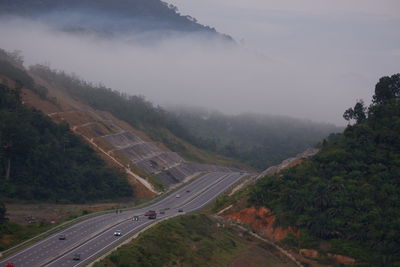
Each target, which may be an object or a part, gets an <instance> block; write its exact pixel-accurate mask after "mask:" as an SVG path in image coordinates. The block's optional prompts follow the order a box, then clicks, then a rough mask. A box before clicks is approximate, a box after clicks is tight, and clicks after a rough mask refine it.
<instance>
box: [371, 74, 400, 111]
mask: <svg viewBox="0 0 400 267" xmlns="http://www.w3.org/2000/svg"><path fill="white" fill-rule="evenodd" d="M399 96H400V73H398V74H395V75H392V76H391V77H389V76H385V77H382V78H380V79H379V82H378V83H377V84H376V86H375V95H374V96H373V97H372V101H373V103H375V104H386V103H389V102H390V101H392V100H396V99H398V98H399Z"/></svg>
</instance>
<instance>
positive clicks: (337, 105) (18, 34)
mask: <svg viewBox="0 0 400 267" xmlns="http://www.w3.org/2000/svg"><path fill="white" fill-rule="evenodd" d="M0 36H2V38H1V40H0V47H1V48H3V49H6V50H9V51H12V50H16V49H17V50H21V51H22V53H23V55H24V56H25V61H26V64H27V65H30V64H36V63H46V64H49V65H50V66H51V67H52V68H55V69H60V70H65V71H67V72H73V73H76V74H77V75H78V76H80V77H82V78H83V79H85V80H88V81H92V82H100V83H102V84H104V85H106V86H108V87H111V88H113V89H117V90H119V91H124V92H128V93H130V94H139V95H143V96H145V97H146V98H147V99H149V100H151V101H152V102H154V103H155V104H160V105H175V104H178V105H179V104H183V105H186V106H188V105H195V106H203V107H206V108H210V109H217V110H221V111H223V112H226V113H233V114H235V113H241V112H257V113H266V114H279V115H286V116H294V117H299V118H308V119H312V120H315V121H325V122H333V123H336V124H344V121H343V120H342V118H341V115H342V113H343V111H344V110H345V109H346V108H347V107H349V106H351V105H353V103H354V101H355V99H358V98H362V97H364V96H366V97H367V98H366V100H369V98H370V97H371V95H372V87H371V86H370V85H371V79H370V78H366V77H364V76H363V75H360V74H357V73H354V74H352V73H341V72H340V71H337V70H334V71H332V70H330V69H329V66H327V67H326V68H325V69H320V70H318V69H316V68H315V66H316V65H312V64H311V66H313V67H314V68H315V69H314V70H315V71H310V70H309V66H308V65H307V63H308V62H297V63H296V64H293V63H290V62H285V61H283V60H279V59H275V58H274V57H269V56H265V55H263V54H259V53H255V52H253V51H249V50H247V49H246V48H244V47H242V46H240V45H233V44H232V43H221V42H217V41H212V40H209V39H207V38H205V37H204V36H196V35H190V36H182V35H175V36H174V37H173V38H168V39H163V40H160V41H158V42H151V43H143V42H136V41H132V40H133V39H134V40H137V39H138V38H131V37H132V36H123V37H122V36H120V37H113V38H100V37H95V36H88V35H85V36H84V35H72V34H66V33H62V32H60V31H54V30H52V29H50V28H48V27H46V26H45V25H43V24H38V23H35V22H32V21H25V20H16V19H15V20H7V21H1V22H0ZM315 56H316V57H318V51H316V55H315ZM310 61H312V59H310ZM327 65H329V64H327ZM372 78H373V79H374V80H375V79H377V78H378V77H372Z"/></svg>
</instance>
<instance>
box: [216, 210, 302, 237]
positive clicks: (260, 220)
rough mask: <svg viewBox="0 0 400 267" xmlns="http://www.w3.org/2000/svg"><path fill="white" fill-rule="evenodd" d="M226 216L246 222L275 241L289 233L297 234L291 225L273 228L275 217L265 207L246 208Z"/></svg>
mask: <svg viewBox="0 0 400 267" xmlns="http://www.w3.org/2000/svg"><path fill="white" fill-rule="evenodd" d="M224 216H225V217H226V218H229V219H232V220H235V221H238V222H240V223H244V224H247V225H249V226H251V227H252V228H253V229H255V230H257V231H258V232H259V233H260V234H261V235H262V236H264V237H266V238H268V239H270V240H272V241H274V242H276V241H281V240H283V239H285V237H286V236H287V235H288V234H289V233H293V234H295V235H297V231H296V229H295V228H293V227H289V228H286V229H285V228H282V227H276V228H274V226H273V225H274V222H275V220H276V217H275V216H274V215H272V214H271V211H270V210H269V209H267V208H266V207H261V208H255V207H251V208H246V209H243V210H240V211H238V212H235V213H231V214H227V215H224Z"/></svg>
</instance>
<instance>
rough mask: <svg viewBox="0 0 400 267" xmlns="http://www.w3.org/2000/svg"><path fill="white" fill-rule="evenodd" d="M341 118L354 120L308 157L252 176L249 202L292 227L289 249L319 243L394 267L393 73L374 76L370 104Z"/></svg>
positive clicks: (397, 110) (399, 211) (397, 225)
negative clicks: (289, 166)
mask: <svg viewBox="0 0 400 267" xmlns="http://www.w3.org/2000/svg"><path fill="white" fill-rule="evenodd" d="M344 118H345V119H346V120H349V121H355V123H354V124H353V125H348V127H347V128H346V129H345V131H344V133H343V134H341V135H336V136H334V138H332V139H331V140H327V141H324V142H323V146H322V150H321V151H320V152H319V153H318V154H317V155H316V156H314V157H313V158H312V159H311V160H309V161H307V162H305V163H303V164H301V165H299V166H297V167H294V168H292V169H288V170H286V171H284V172H283V173H281V174H279V175H274V176H268V177H265V178H264V179H262V180H260V181H259V182H258V183H257V185H256V186H255V187H254V188H253V189H252V193H251V196H250V203H251V204H255V205H257V206H267V207H269V208H271V209H272V211H273V212H274V214H275V215H276V216H277V224H278V225H281V226H295V227H297V228H298V229H299V230H300V231H301V234H300V235H299V237H300V238H299V239H298V240H296V238H295V240H296V241H293V240H292V243H293V244H294V245H296V246H301V247H307V246H308V247H312V248H317V249H318V244H319V241H321V240H324V241H328V242H329V244H330V246H332V247H331V248H330V249H329V250H330V252H334V253H339V254H344V255H349V256H351V257H354V258H356V259H357V260H358V261H359V262H360V263H361V264H365V265H366V266H400V241H399V240H400V177H399V174H400V139H399V136H400V74H396V75H393V76H391V77H383V78H381V79H380V80H379V82H378V83H377V85H376V87H375V95H374V96H373V100H372V104H371V105H370V106H369V107H368V108H367V107H365V106H364V104H363V102H361V101H360V102H358V103H357V104H356V105H355V107H354V108H350V109H348V110H347V111H346V112H345V113H344ZM325 247H326V246H325Z"/></svg>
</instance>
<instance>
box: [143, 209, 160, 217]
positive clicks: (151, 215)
mask: <svg viewBox="0 0 400 267" xmlns="http://www.w3.org/2000/svg"><path fill="white" fill-rule="evenodd" d="M145 216H147V218H149V219H156V218H157V212H156V211H154V210H149V211H148V212H146V213H145Z"/></svg>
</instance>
